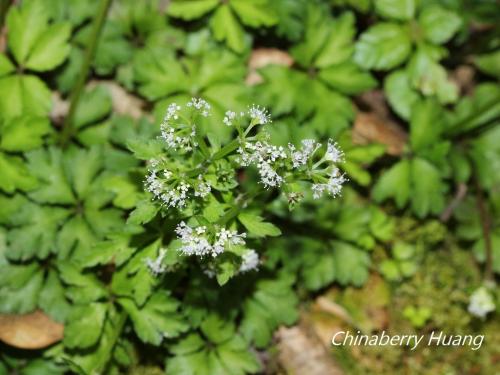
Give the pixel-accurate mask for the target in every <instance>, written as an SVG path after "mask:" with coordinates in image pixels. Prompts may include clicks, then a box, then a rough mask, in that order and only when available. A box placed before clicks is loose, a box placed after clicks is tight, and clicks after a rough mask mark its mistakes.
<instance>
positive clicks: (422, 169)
mask: <svg viewBox="0 0 500 375" xmlns="http://www.w3.org/2000/svg"><path fill="white" fill-rule="evenodd" d="M422 176H425V178H422ZM411 178H412V183H413V189H412V191H413V195H412V197H411V203H412V209H413V212H415V214H416V215H417V216H418V217H424V216H426V215H427V214H429V213H433V214H439V213H441V211H442V209H443V207H444V203H445V202H444V192H445V191H446V185H444V183H443V181H442V180H441V174H440V172H439V170H438V169H436V168H435V167H434V166H433V165H432V164H431V163H429V162H428V161H427V160H425V159H421V158H414V159H413V160H412V162H411Z"/></svg>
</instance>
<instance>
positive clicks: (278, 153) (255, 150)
mask: <svg viewBox="0 0 500 375" xmlns="http://www.w3.org/2000/svg"><path fill="white" fill-rule="evenodd" d="M238 153H239V154H240V157H239V159H238V162H239V163H240V164H241V165H242V166H244V167H248V166H250V165H255V166H256V167H257V169H258V171H259V175H260V179H261V182H262V183H263V184H264V186H265V187H266V188H269V187H277V186H280V185H281V184H282V183H283V178H282V177H281V176H280V175H279V174H278V173H277V172H276V167H277V166H275V164H276V163H277V162H278V161H279V160H284V159H286V158H287V154H286V152H285V148H284V147H282V146H274V145H271V144H269V143H267V142H265V141H258V142H255V143H252V142H246V143H245V144H243V145H242V146H241V147H239V148H238ZM273 166H275V168H273Z"/></svg>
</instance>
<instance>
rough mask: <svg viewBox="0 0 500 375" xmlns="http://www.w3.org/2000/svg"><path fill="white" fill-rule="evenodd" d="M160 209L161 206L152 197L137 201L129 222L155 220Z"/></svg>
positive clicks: (136, 222) (137, 222) (141, 222)
mask: <svg viewBox="0 0 500 375" xmlns="http://www.w3.org/2000/svg"><path fill="white" fill-rule="evenodd" d="M158 211H160V206H159V205H158V204H155V202H153V201H151V199H143V200H140V201H139V202H137V207H136V208H135V210H133V211H132V212H131V213H130V216H129V217H128V219H127V223H130V224H146V223H148V222H150V221H151V220H153V218H154V217H155V216H156V214H157V213H158Z"/></svg>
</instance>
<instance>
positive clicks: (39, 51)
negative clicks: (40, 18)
mask: <svg viewBox="0 0 500 375" xmlns="http://www.w3.org/2000/svg"><path fill="white" fill-rule="evenodd" d="M70 34H71V28H70V25H69V24H67V23H61V24H54V25H50V26H48V27H47V28H46V29H45V30H44V32H43V34H42V35H41V36H40V38H38V39H37V41H36V44H35V46H34V48H33V50H32V51H31V52H30V54H29V56H28V59H27V61H26V67H27V68H29V69H31V70H35V71H38V72H45V71H47V70H51V69H54V68H55V67H56V66H58V65H60V64H61V63H62V62H63V61H64V60H66V57H67V56H68V54H69V50H70V46H69V44H68V39H69V37H70Z"/></svg>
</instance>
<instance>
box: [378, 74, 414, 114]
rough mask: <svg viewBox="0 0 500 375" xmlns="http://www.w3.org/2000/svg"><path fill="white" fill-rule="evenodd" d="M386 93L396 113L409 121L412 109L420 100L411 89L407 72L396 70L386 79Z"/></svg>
mask: <svg viewBox="0 0 500 375" xmlns="http://www.w3.org/2000/svg"><path fill="white" fill-rule="evenodd" d="M384 93H385V95H386V97H387V100H388V101H389V104H390V105H391V107H392V108H393V109H394V111H395V112H396V113H397V114H398V115H399V116H401V117H402V118H403V119H405V120H409V119H410V115H411V112H412V108H413V106H414V105H415V103H416V102H417V101H418V100H419V95H418V93H417V92H416V91H415V90H414V89H413V88H412V87H411V84H410V79H409V77H408V74H407V72H406V71H405V70H396V71H394V72H392V73H391V74H389V75H388V76H387V77H386V79H385V81H384Z"/></svg>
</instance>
